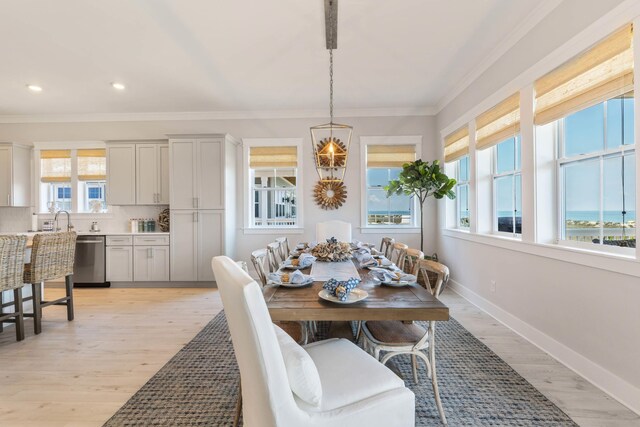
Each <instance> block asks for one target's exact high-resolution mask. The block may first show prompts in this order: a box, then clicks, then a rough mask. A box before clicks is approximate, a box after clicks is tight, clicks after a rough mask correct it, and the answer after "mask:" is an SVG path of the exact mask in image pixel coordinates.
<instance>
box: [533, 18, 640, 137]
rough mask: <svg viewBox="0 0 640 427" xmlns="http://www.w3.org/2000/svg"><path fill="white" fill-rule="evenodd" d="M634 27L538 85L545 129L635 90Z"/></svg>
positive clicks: (537, 121)
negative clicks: (551, 123)
mask: <svg viewBox="0 0 640 427" xmlns="http://www.w3.org/2000/svg"><path fill="white" fill-rule="evenodd" d="M632 35H633V27H632V25H631V24H628V25H626V26H625V27H623V28H621V29H620V30H618V31H616V32H615V33H613V34H612V35H610V36H609V37H607V38H606V39H604V40H603V41H601V42H600V43H598V44H596V45H595V46H593V47H592V48H590V49H589V50H587V51H586V52H584V53H582V54H580V55H578V56H577V57H575V58H574V59H572V60H570V61H569V62H566V63H565V64H563V65H561V66H560V67H558V68H556V69H555V70H553V71H551V72H550V73H548V74H547V75H545V76H543V77H541V78H540V79H538V80H537V81H536V82H535V85H534V88H535V91H536V110H535V118H534V123H535V124H536V125H543V124H546V123H550V122H552V121H555V120H558V119H560V118H562V117H565V116H568V115H569V114H572V113H575V112H577V111H580V110H583V109H585V108H588V107H591V106H593V105H595V104H598V103H600V102H603V101H606V100H607V99H610V98H614V97H616V96H620V95H622V94H624V93H626V92H629V91H631V90H633V46H632V45H633V43H632Z"/></svg>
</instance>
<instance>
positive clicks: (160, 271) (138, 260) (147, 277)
mask: <svg viewBox="0 0 640 427" xmlns="http://www.w3.org/2000/svg"><path fill="white" fill-rule="evenodd" d="M133 277H134V279H135V281H136V282H168V281H169V246H134V247H133Z"/></svg>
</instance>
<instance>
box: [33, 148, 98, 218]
mask: <svg viewBox="0 0 640 427" xmlns="http://www.w3.org/2000/svg"><path fill="white" fill-rule="evenodd" d="M106 165H107V162H106V151H105V150H104V149H78V150H41V151H40V174H39V175H40V188H39V190H40V198H39V211H40V212H57V211H60V210H65V211H68V212H79V213H88V212H90V213H102V212H106V210H107V205H106V201H105V186H106Z"/></svg>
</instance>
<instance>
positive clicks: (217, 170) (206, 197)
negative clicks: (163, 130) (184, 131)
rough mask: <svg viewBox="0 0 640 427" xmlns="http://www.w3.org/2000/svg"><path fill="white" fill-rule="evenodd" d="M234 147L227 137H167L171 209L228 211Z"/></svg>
mask: <svg viewBox="0 0 640 427" xmlns="http://www.w3.org/2000/svg"><path fill="white" fill-rule="evenodd" d="M236 145H237V142H236V141H235V140H233V139H232V138H231V137H230V136H228V135H204V136H203V135H197V136H188V135H170V140H169V147H170V150H171V156H170V157H171V167H170V171H171V178H170V182H171V186H172V188H174V189H176V191H171V209H228V208H229V205H230V202H231V200H232V199H233V200H235V193H234V194H229V193H230V191H229V190H230V189H231V187H230V188H226V187H229V186H234V185H235V179H234V177H233V176H232V174H235V163H234V162H235V150H236ZM233 188H235V187H233ZM234 191H235V190H232V191H231V192H234Z"/></svg>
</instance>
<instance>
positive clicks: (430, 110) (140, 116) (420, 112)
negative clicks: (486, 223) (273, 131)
mask: <svg viewBox="0 0 640 427" xmlns="http://www.w3.org/2000/svg"><path fill="white" fill-rule="evenodd" d="M435 114H436V108H435V107H433V106H427V107H397V108H353V109H337V110H336V113H335V116H336V117H406V116H433V115H435ZM327 117H329V114H328V111H327V110H326V109H317V110H302V109H300V110H255V111H252V110H244V111H243V110H239V111H175V112H156V113H154V112H146V113H87V114H25V115H10V114H7V115H0V123H5V124H8V123H74V122H76V123H77V122H81V123H86V122H154V121H172V120H178V121H180V120H185V121H186V120H257V119H262V120H264V119H307V118H310V119H313V118H327Z"/></svg>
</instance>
